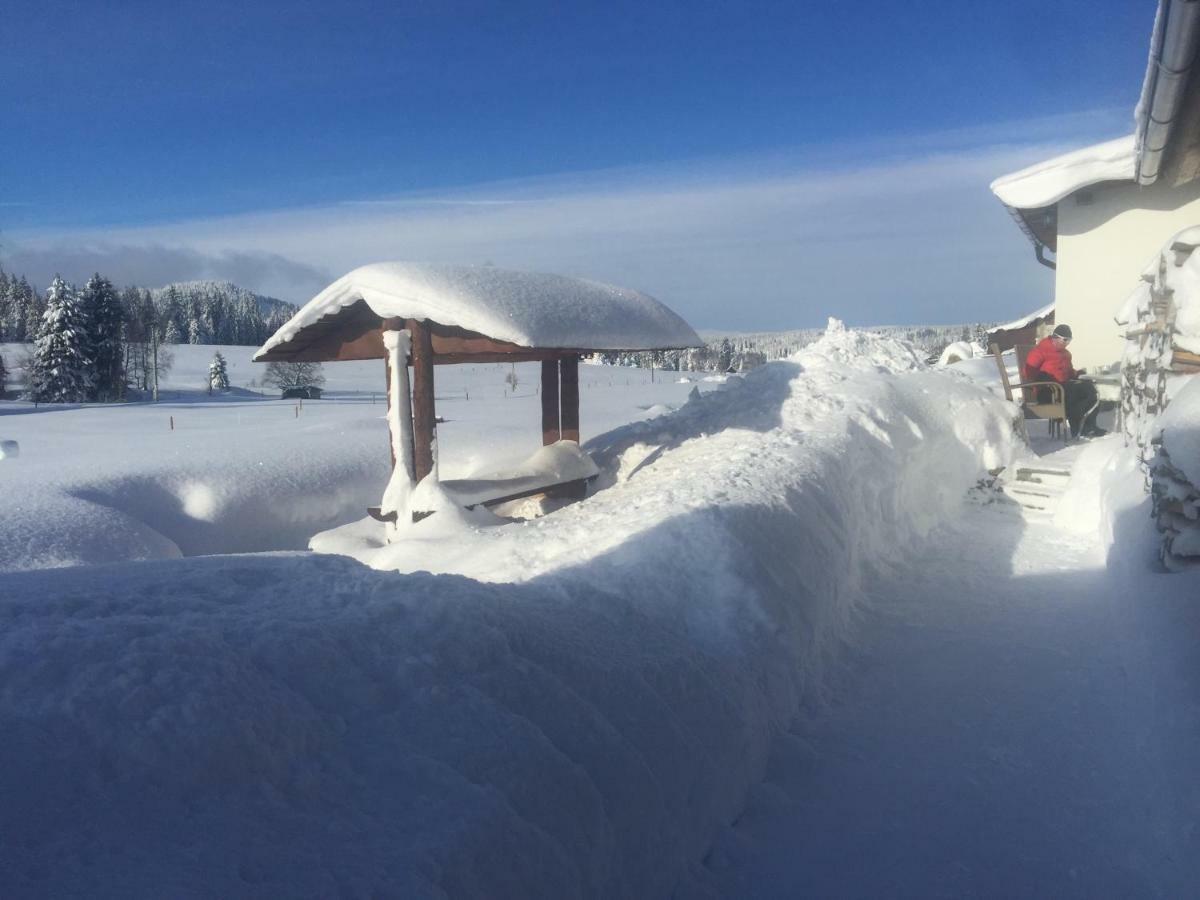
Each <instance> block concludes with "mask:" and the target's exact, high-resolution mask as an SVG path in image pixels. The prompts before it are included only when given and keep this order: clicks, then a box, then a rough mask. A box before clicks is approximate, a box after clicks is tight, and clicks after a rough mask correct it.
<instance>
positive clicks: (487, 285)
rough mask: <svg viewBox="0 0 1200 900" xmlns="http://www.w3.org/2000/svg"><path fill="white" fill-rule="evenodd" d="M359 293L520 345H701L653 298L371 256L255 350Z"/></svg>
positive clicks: (391, 308)
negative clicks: (375, 259)
mask: <svg viewBox="0 0 1200 900" xmlns="http://www.w3.org/2000/svg"><path fill="white" fill-rule="evenodd" d="M359 300H365V301H366V302H367V305H368V306H369V307H371V309H372V310H373V311H374V312H375V313H376V314H377V315H379V316H381V317H384V318H387V317H393V316H394V317H399V318H406V319H420V320H422V321H433V322H438V323H440V324H442V325H457V326H459V327H460V328H465V329H467V330H468V331H475V332H478V333H479V334H485V335H487V336H488V337H492V338H496V339H497V340H501V341H509V342H511V343H514V344H518V345H520V346H522V347H576V348H581V349H591V350H653V349H664V348H670V347H699V346H702V345H703V341H701V340H700V338H699V336H698V335H697V334H696V332H694V331H693V330H692V328H691V326H690V325H688V324H687V323H686V322H685V321H684V320H683V319H681V318H680V317H679V316H677V315H676V314H675V313H673V312H672V311H671V310H669V309H667V307H665V306H663V305H662V304H661V303H659V302H658V301H657V300H655V299H654V298H653V297H649V296H647V295H646V294H642V293H639V292H638V291H633V290H629V289H627V288H620V287H615V286H613V285H611V284H602V283H600V282H598V281H584V280H582V279H579V278H567V277H564V276H562V275H547V274H542V273H536V272H513V271H509V270H507V269H497V268H494V267H492V266H439V265H425V264H418V263H404V262H387V263H374V264H372V265H368V266H362V267H361V268H358V269H355V270H354V271H353V272H350V273H349V274H348V275H344V276H342V277H341V278H339V279H338V280H337V281H335V282H334V283H333V284H331V285H330V286H329V287H327V288H325V290H323V291H321V293H319V294H317V296H316V297H314V298H313V299H312V300H310V301H309V302H308V303H307V304H305V305H304V307H302V308H301V310H300V311H299V312H298V313H296V315H294V316H293V317H292V318H291V319H290V320H289V321H288V322H287V324H285V325H284V326H283V327H282V328H280V329H279V331H277V332H276V333H275V334H274V335H273V336H272V337H271V339H270V340H269V341H267V342H266V343H265V344H264V345H263V347H262V349H261V350H260V351H259V354H258V355H260V356H261V355H262V354H263V353H266V352H267V351H268V350H270V349H271V348H273V347H276V346H278V345H280V344H283V343H286V342H287V341H290V340H291V339H292V338H293V337H295V336H296V334H297V333H298V332H299V331H300V329H302V328H304V327H305V326H307V325H311V324H313V323H314V322H316V321H317V320H318V319H321V318H323V317H324V316H328V315H331V314H333V313H336V312H337V311H338V310H340V309H342V308H343V307H346V306H350V305H351V304H354V303H357V302H358V301H359Z"/></svg>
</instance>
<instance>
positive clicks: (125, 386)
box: [0, 270, 293, 402]
mask: <svg viewBox="0 0 1200 900" xmlns="http://www.w3.org/2000/svg"><path fill="white" fill-rule="evenodd" d="M267 303H268V308H267V309H266V310H264V309H263V308H262V305H260V302H259V298H258V297H257V296H256V295H255V294H253V293H251V292H250V291H247V290H245V289H243V288H239V287H237V286H236V285H232V284H225V283H221V282H204V281H202V282H188V283H183V284H170V285H167V286H166V287H164V288H160V289H158V290H155V291H151V290H147V289H146V288H142V287H137V286H130V287H126V288H122V289H120V290H118V289H117V288H116V287H115V286H114V285H113V283H112V282H111V281H110V280H109V279H107V278H105V277H104V276H102V275H100V274H99V273H96V274H95V275H93V276H92V277H91V278H90V279H88V282H87V284H86V285H85V286H84V287H83V288H82V289H78V288H76V287H75V286H74V285H72V284H70V283H68V282H67V281H65V280H64V279H62V278H61V277H59V276H57V275H56V276H55V278H54V280H53V281H52V282H51V284H50V287H49V288H47V290H46V292H45V293H44V294H43V293H40V292H39V291H38V290H37V289H36V288H34V287H33V286H32V285H30V283H29V281H28V280H27V279H26V278H25V276H21V277H19V278H18V277H17V276H16V275H9V274H8V273H6V272H4V271H3V270H0V343H4V342H7V343H27V344H31V345H32V347H31V351H30V353H29V358H28V360H27V365H26V380H27V383H28V394H29V397H30V399H32V400H35V401H39V402H83V401H99V402H108V401H115V400H123V399H125V397H126V393H127V390H129V389H134V390H140V391H146V392H154V391H155V390H156V386H157V383H158V379H159V377H160V376H162V375H163V374H165V372H166V371H167V370H168V369H169V367H170V365H171V354H170V351H169V350H167V349H166V348H165V347H164V345H170V344H183V343H188V344H233V345H245V346H257V345H259V344H261V343H263V342H264V341H265V340H266V339H267V338H268V337H269V336H270V335H271V334H273V333H274V332H275V331H276V330H277V329H278V328H279V326H280V325H282V324H283V323H284V322H286V321H287V319H288V318H289V317H290V315H291V313H292V312H293V308H292V307H291V306H290V305H289V304H285V303H283V302H281V301H269V300H268V301H267ZM4 369H5V366H4V360H3V359H0V372H3V371H4ZM2 390H3V387H2V383H0V391H2Z"/></svg>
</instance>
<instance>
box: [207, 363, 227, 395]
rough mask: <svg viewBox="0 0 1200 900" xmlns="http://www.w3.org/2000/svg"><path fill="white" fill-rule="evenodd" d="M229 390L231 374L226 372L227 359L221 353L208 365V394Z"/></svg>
mask: <svg viewBox="0 0 1200 900" xmlns="http://www.w3.org/2000/svg"><path fill="white" fill-rule="evenodd" d="M227 390H229V373H228V372H227V371H226V370H225V357H223V356H222V355H221V354H220V353H216V354H214V355H213V358H212V362H210V363H209V364H208V392H209V393H210V394H211V393H212V392H213V391H227Z"/></svg>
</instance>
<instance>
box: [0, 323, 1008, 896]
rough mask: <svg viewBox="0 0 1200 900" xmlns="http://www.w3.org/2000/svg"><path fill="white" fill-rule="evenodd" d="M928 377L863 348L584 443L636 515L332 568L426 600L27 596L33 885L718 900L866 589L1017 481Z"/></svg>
mask: <svg viewBox="0 0 1200 900" xmlns="http://www.w3.org/2000/svg"><path fill="white" fill-rule="evenodd" d="M851 348H859V349H861V350H863V351H865V352H863V353H860V354H859V355H858V356H856V357H853V358H851V357H850V355H849V353H850V349H851ZM900 351H903V348H900V350H899V351H898V350H897V349H896V348H889V347H887V346H884V345H882V344H880V343H879V342H878V341H875V340H872V339H870V338H864V337H863V336H861V335H855V334H853V333H847V332H845V331H841V330H838V329H836V328H834V329H831V332H830V334H829V335H827V337H826V338H825V339H823V340H822V341H821V342H819V343H818V344H816V345H814V346H812V347H810V348H808V349H806V350H805V351H803V352H801V353H800V354H798V355H797V356H796V357H795V358H793V359H792V360H790V361H787V362H781V363H775V364H770V365H767V366H764V367H762V368H761V369H758V370H756V371H754V372H753V373H751V374H750V375H749V376H747V377H746V378H744V379H731V380H730V381H729V383H728V384H727V385H726V388H725V389H724V390H722V391H720V392H715V393H712V394H708V395H704V396H699V395H697V396H695V397H694V398H693V399H692V400H691V401H690V402H688V403H687V404H686V405H685V406H683V407H682V408H681V409H680V410H679V411H677V412H675V413H673V414H670V415H667V416H661V417H658V418H655V419H653V420H650V421H645V422H638V423H635V424H633V425H629V426H627V427H624V428H621V429H617V430H616V431H614V432H610V433H609V434H607V435H604V436H603V437H601V438H600V439H598V440H596V441H593V442H591V444H590V445H589V449H590V451H591V452H592V455H593V456H594V457H595V458H596V459H597V461H598V462H599V463H600V465H601V467H602V469H603V470H604V471H603V475H602V477H605V478H607V482H606V483H607V484H608V488H607V489H606V490H602V491H600V492H599V493H597V494H596V495H595V496H593V497H591V498H589V499H588V500H587V501H585V502H583V503H579V504H576V505H574V506H572V507H568V508H566V509H563V510H561V511H559V512H557V513H555V514H553V515H550V516H547V517H545V518H543V519H540V520H537V521H536V522H531V523H526V524H510V525H504V526H499V527H490V528H470V527H469V526H466V525H465V523H464V527H463V528H462V530H461V532H460V533H458V534H457V535H453V534H452V535H449V536H447V535H446V534H445V533H443V535H442V537H441V538H440V539H439V540H438V541H422V540H421V537H420V530H419V527H418V528H417V529H415V530H414V533H413V536H412V537H413V540H412V541H408V542H405V543H403V544H393V545H390V546H380V545H379V544H378V543H377V542H376V541H375V539H374V537H373V536H372V535H371V534H370V533H369V532H368V531H367V529H366V528H365V527H364V526H362V525H361V524H360V526H355V527H352V528H348V529H341V530H338V531H335V532H331V533H327V534H326V535H325V536H323V538H322V539H321V540H320V541H318V543H319V544H320V543H321V542H322V541H323V542H325V543H326V545H327V546H332V545H335V544H336V545H338V547H339V548H340V549H341V550H342V551H344V552H352V553H354V554H355V555H357V556H359V557H360V558H363V559H365V560H366V561H368V562H369V563H370V564H371V565H372V566H375V567H377V568H382V569H392V570H395V569H400V570H413V573H412V574H397V573H396V572H395V571H385V572H376V571H371V570H370V569H369V568H366V567H363V566H361V565H359V564H358V563H356V562H354V561H353V560H351V559H347V558H344V557H340V556H336V555H313V556H307V557H288V556H283V557H259V558H254V557H226V558H210V559H196V560H184V561H179V562H171V563H149V564H142V565H123V566H116V567H109V568H106V569H103V570H86V569H74V570H56V571H51V572H26V573H19V574H16V575H10V576H6V577H4V578H2V579H0V597H3V598H4V599H3V601H0V683H3V684H4V685H5V690H4V692H3V693H0V720H2V721H3V723H4V728H5V734H6V739H5V741H4V742H2V743H0V795H3V796H4V797H5V803H4V804H3V805H0V833H2V834H5V835H19V836H20V837H19V839H18V840H4V841H3V842H0V868H2V869H3V870H4V871H6V872H7V873H9V875H8V879H9V883H10V887H11V888H12V889H14V890H15V891H16V892H18V893H22V894H28V893H42V894H63V893H68V892H71V891H78V890H82V889H85V888H86V887H88V886H94V885H97V884H103V885H105V887H106V889H108V890H109V891H111V892H114V893H124V894H130V893H135V894H137V893H141V894H144V893H151V892H152V893H156V894H177V893H184V892H188V891H194V892H200V893H208V894H228V893H256V894H261V895H276V896H277V895H281V894H289V895H314V896H317V895H321V896H326V895H330V894H333V893H341V894H351V895H359V894H373V893H381V894H388V895H397V896H408V897H421V896H429V897H446V896H454V897H467V896H478V897H492V896H553V897H612V896H646V897H651V896H669V895H671V894H672V893H673V892H675V891H678V890H686V889H699V888H702V887H704V885H703V884H702V883H701V881H700V880H699V879H702V877H703V876H702V873H701V871H700V861H701V859H702V857H703V855H704V853H705V851H706V848H708V847H709V845H710V843H711V842H712V840H713V838H714V836H715V834H716V833H717V831H718V830H719V829H720V828H721V827H722V826H723V825H724V824H725V823H728V822H729V821H731V820H732V819H733V818H734V817H735V816H736V815H737V813H738V811H739V810H740V809H741V808H742V806H743V805H744V802H745V797H746V792H747V790H748V788H749V787H750V786H751V785H753V784H754V783H756V782H757V781H758V780H760V779H761V776H762V773H763V769H764V765H765V758H766V754H767V750H768V745H769V743H770V738H771V736H772V735H773V734H774V733H775V732H776V731H777V730H778V729H780V728H783V727H785V726H786V725H787V724H788V722H789V720H790V719H791V718H792V716H793V715H794V714H795V713H796V711H797V708H798V706H799V704H800V702H801V701H802V699H804V698H806V697H813V696H815V695H817V694H819V691H820V687H821V683H822V677H823V672H824V671H825V669H826V666H827V665H828V663H829V660H830V659H831V658H832V657H833V656H835V655H836V653H837V652H838V648H839V645H840V644H841V643H842V642H844V641H845V640H847V639H849V638H850V636H851V634H852V631H851V628H850V623H851V621H852V616H853V611H854V608H855V605H856V603H857V602H858V599H859V595H858V584H859V580H860V578H861V577H862V574H863V572H864V571H865V570H866V569H867V567H870V566H886V565H888V564H889V563H890V562H892V561H896V560H898V559H900V558H901V557H902V556H903V555H904V554H905V553H906V552H907V551H908V550H910V549H911V548H912V547H914V546H915V545H916V543H917V542H919V541H920V539H921V538H922V536H923V535H925V534H926V532H927V531H928V529H930V528H931V527H932V526H933V525H934V524H935V523H937V522H938V521H939V520H940V519H942V518H943V517H944V516H945V515H946V514H947V513H948V512H949V511H950V510H952V509H953V508H954V507H956V506H957V504H959V503H961V502H962V498H963V495H964V493H965V491H966V490H967V488H968V487H970V486H971V485H972V484H973V483H974V482H975V481H976V479H977V478H978V477H979V476H980V474H981V473H982V471H983V470H984V469H985V468H989V467H994V466H996V465H998V464H1002V463H1004V462H1006V461H1007V460H1008V458H1009V457H1010V456H1011V454H1012V451H1013V441H1014V431H1013V422H1012V418H1011V416H1012V413H1011V410H1010V409H1009V408H1008V407H1007V405H1006V404H1004V403H1003V402H1001V401H999V400H997V399H996V398H994V397H993V396H992V395H990V394H988V393H987V392H985V391H983V390H981V389H979V388H976V387H974V386H972V385H971V384H969V383H968V382H967V381H966V380H965V379H961V378H952V377H948V376H947V375H945V374H942V373H938V372H930V371H921V370H919V365H913V364H912V362H911V360H910V359H909V358H908V356H907V353H905V352H900ZM909 352H911V351H909ZM897 370H899V371H897ZM436 519H437V516H434V517H431V518H430V519H428V520H426V522H427V523H430V524H431V527H434V526H435V525H436ZM422 524H424V523H422ZM418 569H434V570H436V571H441V572H445V573H450V574H443V575H433V574H428V572H416V571H415V570H418ZM464 574H466V575H469V576H471V577H463V576H464Z"/></svg>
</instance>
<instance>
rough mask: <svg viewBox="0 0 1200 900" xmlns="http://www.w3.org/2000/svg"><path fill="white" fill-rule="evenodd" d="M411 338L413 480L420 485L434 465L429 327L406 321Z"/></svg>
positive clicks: (434, 434)
mask: <svg viewBox="0 0 1200 900" xmlns="http://www.w3.org/2000/svg"><path fill="white" fill-rule="evenodd" d="M408 331H409V334H411V335H412V367H413V383H412V392H413V402H412V416H413V479H414V481H416V482H420V481H421V479H422V478H424V477H425V476H426V475H428V474H429V473H430V472H432V471H433V467H434V463H435V462H436V455H435V454H436V451H435V449H434V448H435V447H436V442H437V413H436V411H435V409H434V401H433V339H432V337H431V336H430V333H429V326H428V325H427V324H426V323H424V322H419V321H417V320H416V319H409V320H408Z"/></svg>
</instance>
